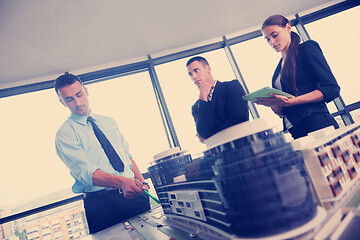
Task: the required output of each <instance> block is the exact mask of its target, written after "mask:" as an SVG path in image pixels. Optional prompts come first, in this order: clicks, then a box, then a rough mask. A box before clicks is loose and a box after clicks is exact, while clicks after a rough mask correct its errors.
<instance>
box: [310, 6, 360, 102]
mask: <svg viewBox="0 0 360 240" xmlns="http://www.w3.org/2000/svg"><path fill="white" fill-rule="evenodd" d="M359 18H360V7H359V6H358V7H354V8H352V9H349V10H346V11H343V12H341V13H337V14H335V15H332V16H330V17H327V18H324V19H321V20H318V21H315V22H313V23H309V24H307V25H306V26H305V27H306V29H307V31H308V32H309V34H310V36H311V39H313V40H315V41H317V42H318V43H319V44H320V47H321V48H322V50H323V52H324V55H325V57H326V59H327V61H328V63H329V65H330V67H331V69H332V71H333V73H334V75H335V77H336V79H337V81H338V83H339V85H340V87H341V92H340V94H341V96H342V98H343V99H344V102H345V104H347V105H348V104H351V103H354V102H357V101H359V100H360V91H359V89H360V81H358V78H359V77H358V69H359V61H358V57H359V55H360V46H359V44H358V42H359V38H360V28H359V27H356V26H355V25H356V24H355V25H354V23H357V22H359Z"/></svg>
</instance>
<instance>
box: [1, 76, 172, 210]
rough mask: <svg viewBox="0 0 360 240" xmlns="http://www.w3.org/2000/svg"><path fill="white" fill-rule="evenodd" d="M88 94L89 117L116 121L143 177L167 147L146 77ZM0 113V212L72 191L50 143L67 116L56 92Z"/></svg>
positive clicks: (26, 98) (8, 105)
mask: <svg viewBox="0 0 360 240" xmlns="http://www.w3.org/2000/svg"><path fill="white" fill-rule="evenodd" d="M87 88H88V90H89V101H90V106H91V108H92V111H93V112H96V113H98V114H102V115H107V116H110V117H113V118H114V119H115V120H116V122H117V123H118V125H119V129H120V131H121V132H122V133H123V134H124V136H125V138H126V139H127V141H128V143H129V145H130V151H131V153H132V154H133V156H134V159H135V161H136V162H137V163H138V166H139V168H140V170H141V171H142V172H145V171H147V167H148V165H147V164H148V163H149V162H151V161H152V158H153V155H155V154H157V153H158V152H160V151H163V150H164V149H167V148H168V147H169V144H168V141H167V139H166V136H165V131H164V127H163V124H162V121H161V118H160V114H159V110H158V107H157V103H156V99H155V95H154V91H153V88H152V85H151V81H150V77H149V74H148V73H147V72H143V73H139V74H135V75H129V76H126V77H122V78H117V79H113V80H109V81H106V82H99V83H94V84H89V85H87ZM0 109H1V118H0V132H1V138H0V146H1V173H0V183H1V184H0V209H2V208H3V206H6V205H9V204H16V203H20V202H21V203H24V202H31V201H33V200H34V199H36V198H38V197H42V196H45V195H49V194H51V193H55V192H57V191H60V190H63V189H70V188H71V186H72V184H73V183H74V180H73V179H72V177H71V176H70V174H69V170H68V169H67V167H66V166H65V165H64V164H63V163H62V161H61V160H60V159H59V157H58V156H57V155H56V152H55V143H54V142H55V134H56V131H57V130H58V128H59V127H60V126H61V124H62V123H63V122H64V121H65V120H66V118H67V117H68V116H69V115H70V111H69V110H68V109H67V108H65V107H64V106H63V105H62V104H61V103H60V102H59V101H58V98H57V96H56V93H55V91H54V89H50V90H45V91H39V92H33V93H28V94H23V95H18V96H13V97H8V98H2V99H0ZM55 200H57V199H55ZM59 200H60V199H59ZM48 203H50V202H48ZM39 204H44V202H41V203H39ZM29 206H31V208H33V207H35V206H34V205H29Z"/></svg>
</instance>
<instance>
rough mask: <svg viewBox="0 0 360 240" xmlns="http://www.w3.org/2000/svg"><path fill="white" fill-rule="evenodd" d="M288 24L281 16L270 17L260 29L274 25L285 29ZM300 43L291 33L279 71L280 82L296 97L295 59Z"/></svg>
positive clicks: (299, 39)
mask: <svg viewBox="0 0 360 240" xmlns="http://www.w3.org/2000/svg"><path fill="white" fill-rule="evenodd" d="M288 23H290V22H289V20H288V19H287V18H286V17H284V16H282V15H272V16H270V17H268V18H267V19H266V20H265V21H264V23H263V25H262V27H261V29H262V30H263V29H264V28H265V27H267V26H274V25H277V26H280V27H283V28H285V27H286V24H288ZM300 42H301V38H300V36H299V35H298V34H297V33H296V32H293V31H291V43H290V45H289V48H288V51H287V54H286V60H285V63H284V67H283V68H282V69H281V79H282V82H283V83H284V84H285V85H286V86H287V87H288V88H289V89H290V90H291V91H292V92H293V93H294V95H296V96H297V95H298V94H299V90H298V89H297V87H296V58H297V56H298V52H299V51H298V50H299V45H300Z"/></svg>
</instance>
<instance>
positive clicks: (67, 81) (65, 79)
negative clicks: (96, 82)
mask: <svg viewBox="0 0 360 240" xmlns="http://www.w3.org/2000/svg"><path fill="white" fill-rule="evenodd" d="M76 81H78V82H79V83H81V85H83V86H84V84H83V82H82V81H81V80H80V78H79V77H78V76H76V75H74V74H71V73H68V72H66V73H65V74H63V75H61V76H59V77H58V78H57V79H56V80H55V85H54V86H55V91H56V93H57V94H58V95H59V89H60V88H62V87H65V86H68V85H71V84H73V83H74V82H76Z"/></svg>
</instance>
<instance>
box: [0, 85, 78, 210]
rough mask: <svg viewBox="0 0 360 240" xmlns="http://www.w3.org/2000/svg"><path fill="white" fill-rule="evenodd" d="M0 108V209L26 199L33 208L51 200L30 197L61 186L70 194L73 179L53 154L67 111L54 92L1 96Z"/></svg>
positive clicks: (29, 206) (52, 190)
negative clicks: (43, 200) (56, 134)
mask: <svg viewBox="0 0 360 240" xmlns="http://www.w3.org/2000/svg"><path fill="white" fill-rule="evenodd" d="M0 109H1V118H0V132H1V138H0V146H1V174H0V183H1V184H0V208H3V209H10V208H12V207H14V205H16V204H18V203H25V202H26V203H27V204H28V205H27V207H28V208H34V207H38V204H46V203H51V202H46V203H44V202H40V201H31V200H34V199H36V198H39V197H42V196H44V195H47V194H49V193H53V192H57V191H60V190H63V189H67V190H68V191H67V193H71V190H70V187H71V185H72V184H73V182H74V180H73V179H72V177H71V176H70V174H69V171H68V169H67V167H66V166H65V165H64V164H63V163H62V162H61V160H60V159H59V158H58V156H57V155H56V153H55V133H56V131H57V130H58V128H59V127H60V125H61V124H62V123H63V122H64V120H65V118H66V116H67V115H68V110H67V109H66V108H65V107H63V105H62V104H61V103H60V102H59V100H58V97H57V96H56V93H55V91H54V90H53V89H50V90H45V91H39V92H32V93H27V94H22V95H17V96H12V97H7V98H2V99H0ZM65 192H66V191H65ZM57 197H59V198H62V197H64V196H63V195H61V196H57ZM57 200H60V199H52V198H51V199H49V201H57ZM2 206H5V207H2ZM22 210H28V209H22ZM8 214H11V212H9V213H8Z"/></svg>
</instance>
